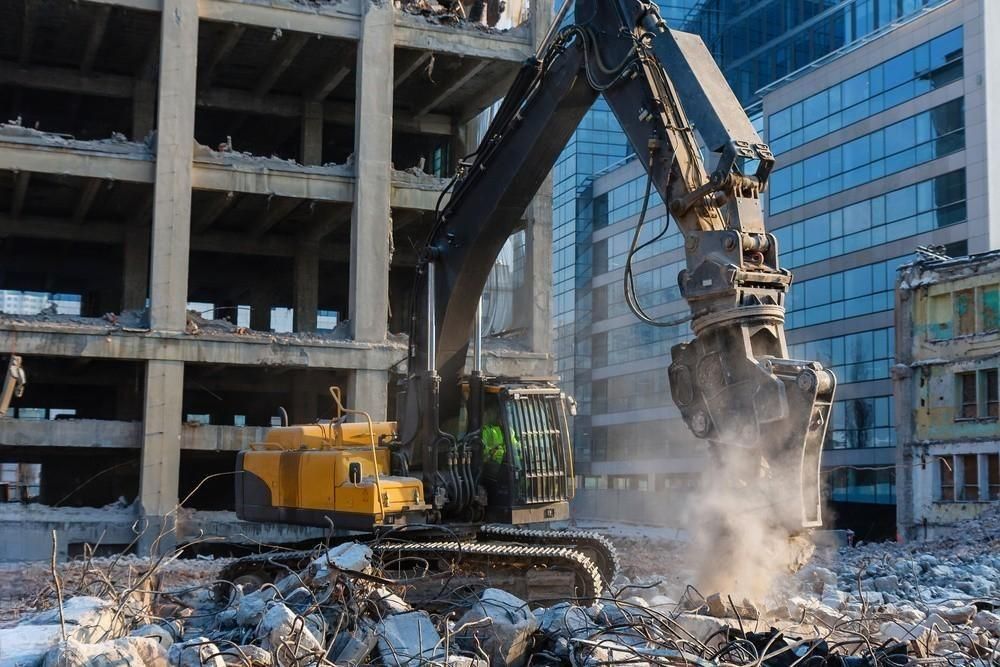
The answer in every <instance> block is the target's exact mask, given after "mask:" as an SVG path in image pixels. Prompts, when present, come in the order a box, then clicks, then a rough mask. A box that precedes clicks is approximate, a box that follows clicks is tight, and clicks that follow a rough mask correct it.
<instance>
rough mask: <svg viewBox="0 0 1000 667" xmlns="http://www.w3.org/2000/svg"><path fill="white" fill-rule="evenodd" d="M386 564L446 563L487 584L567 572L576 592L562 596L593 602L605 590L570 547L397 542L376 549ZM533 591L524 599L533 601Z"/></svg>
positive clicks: (595, 571) (595, 570) (590, 567)
mask: <svg viewBox="0 0 1000 667" xmlns="http://www.w3.org/2000/svg"><path fill="white" fill-rule="evenodd" d="M373 549H374V551H375V553H376V554H377V555H378V556H379V557H380V558H381V559H382V561H383V563H398V562H404V561H418V560H419V561H427V562H431V561H446V567H450V568H451V569H452V570H453V571H454V572H456V573H466V574H468V573H478V574H479V575H480V577H481V578H482V579H483V580H485V581H486V582H487V583H489V582H490V580H491V579H495V578H496V577H497V576H498V575H499V574H501V573H503V572H504V571H506V572H507V573H510V572H512V571H513V572H517V573H521V574H525V573H529V572H535V573H545V572H567V573H571V574H572V575H573V579H574V581H573V587H574V590H573V591H569V593H570V595H566V593H567V591H563V592H562V594H561V595H560V596H559V597H564V598H565V597H575V598H581V599H585V600H593V599H594V598H596V597H598V596H600V595H601V593H602V592H603V591H604V586H605V582H604V578H603V577H602V576H601V571H600V570H599V569H598V567H597V566H596V565H595V564H594V561H592V560H591V559H590V558H589V557H588V556H586V555H584V554H583V553H582V552H580V551H578V550H577V549H575V548H573V547H569V546H558V545H551V544H548V545H546V544H539V545H526V544H508V543H503V542H455V541H451V542H395V543H382V544H378V545H375V546H374V547H373ZM530 592H531V591H530V589H524V590H522V593H523V596H524V597H527V598H529V601H530V599H531V598H532V596H531V595H529V593H530Z"/></svg>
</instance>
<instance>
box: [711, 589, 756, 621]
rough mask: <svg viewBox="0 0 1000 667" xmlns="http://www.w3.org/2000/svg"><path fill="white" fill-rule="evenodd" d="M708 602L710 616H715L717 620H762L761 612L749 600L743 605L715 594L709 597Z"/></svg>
mask: <svg viewBox="0 0 1000 667" xmlns="http://www.w3.org/2000/svg"><path fill="white" fill-rule="evenodd" d="M706 602H708V615H709V616H715V617H716V618H740V619H749V620H751V621H755V620H757V619H758V618H760V612H759V611H758V610H757V607H755V606H754V604H753V603H752V602H750V601H749V600H747V599H744V600H743V602H742V603H740V602H735V601H733V602H730V601H729V597H728V596H727V597H726V598H725V599H723V598H722V595H721V594H720V593H713V594H712V595H709V596H708V598H707V600H706Z"/></svg>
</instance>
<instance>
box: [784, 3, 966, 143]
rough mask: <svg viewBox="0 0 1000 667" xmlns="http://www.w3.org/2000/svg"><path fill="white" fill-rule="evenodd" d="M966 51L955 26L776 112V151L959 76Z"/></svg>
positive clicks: (832, 130)
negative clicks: (964, 51)
mask: <svg viewBox="0 0 1000 667" xmlns="http://www.w3.org/2000/svg"><path fill="white" fill-rule="evenodd" d="M882 4H886V3H882ZM962 55H963V49H962V28H956V29H955V30H952V31H951V32H948V33H945V34H944V35H940V36H939V37H936V38H934V39H932V40H930V41H929V42H924V43H923V44H920V45H919V46H916V47H914V48H913V49H910V50H909V51H906V52H905V53H901V54H900V55H898V56H896V57H895V58H892V59H891V60H887V61H886V62H884V63H881V64H879V65H876V66H875V67H873V68H871V69H869V70H867V71H865V72H862V73H861V74H858V75H856V76H854V77H851V78H850V79H847V80H846V81H842V82H841V83H838V84H837V85H835V86H832V87H830V88H827V89H826V90H823V91H821V92H819V93H816V94H815V95H812V96H811V97H807V98H806V99H804V100H802V101H800V102H796V103H795V104H793V105H792V106H790V107H786V108H784V109H782V110H781V111H778V112H775V113H773V114H771V115H770V116H769V117H768V123H767V129H768V134H767V136H768V142H769V144H770V146H771V150H773V151H774V152H775V153H782V152H784V151H787V150H790V149H792V148H795V147H796V146H800V145H802V144H804V143H807V142H809V141H812V140H814V139H816V138H818V137H821V136H824V135H826V134H829V133H830V132H835V131H836V130H839V129H840V128H842V127H846V126H847V125H850V124H852V123H856V122H858V121H859V120H861V119H863V118H867V117H869V116H873V115H875V114H877V113H880V112H882V111H884V110H885V109H888V108H890V107H893V106H896V105H897V104H901V103H902V102H905V101H907V100H910V99H913V98H914V97H918V96H919V95H922V94H924V93H926V92H929V91H931V90H935V89H937V88H940V87H942V86H944V85H945V84H948V83H951V82H952V81H955V80H957V79H960V78H961V77H962Z"/></svg>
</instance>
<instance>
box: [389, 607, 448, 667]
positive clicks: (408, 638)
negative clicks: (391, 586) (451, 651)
mask: <svg viewBox="0 0 1000 667" xmlns="http://www.w3.org/2000/svg"><path fill="white" fill-rule="evenodd" d="M376 634H377V636H378V652H379V655H380V656H381V658H382V664H383V665H386V667H419V666H420V665H423V664H426V663H427V662H428V661H434V660H443V659H444V646H443V645H442V644H443V642H442V639H441V636H440V635H438V632H437V630H436V629H435V628H434V624H433V623H432V622H431V617H430V616H429V615H428V614H427V612H426V611H411V612H408V613H406V614H394V615H392V616H388V617H386V618H385V619H384V620H382V622H381V623H379V624H378V626H377V627H376Z"/></svg>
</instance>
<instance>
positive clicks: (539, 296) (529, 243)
mask: <svg viewBox="0 0 1000 667" xmlns="http://www.w3.org/2000/svg"><path fill="white" fill-rule="evenodd" d="M526 217H527V226H526V227H525V244H524V290H523V291H522V293H523V294H524V295H525V296H527V297H528V299H529V303H522V304H515V306H516V308H518V310H520V311H521V312H522V313H523V314H524V316H525V317H527V318H528V321H527V322H526V326H527V329H528V341H527V342H528V344H529V346H530V348H531V350H533V351H535V352H545V353H548V354H549V356H550V357H551V356H552V355H551V353H552V318H551V301H552V176H551V175H550V176H548V177H546V179H545V181H544V182H543V183H542V187H541V188H539V190H538V194H537V195H535V198H534V199H532V200H531V205H530V206H528V211H527V216H526ZM552 363H554V362H553V361H552V360H551V359H550V361H549V364H550V365H551V364H552Z"/></svg>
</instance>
